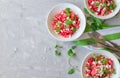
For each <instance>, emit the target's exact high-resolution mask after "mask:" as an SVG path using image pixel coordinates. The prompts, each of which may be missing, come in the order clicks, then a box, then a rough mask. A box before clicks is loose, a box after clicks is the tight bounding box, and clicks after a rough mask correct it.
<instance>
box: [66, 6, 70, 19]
mask: <svg viewBox="0 0 120 78" xmlns="http://www.w3.org/2000/svg"><path fill="white" fill-rule="evenodd" d="M65 11H66V14H67V16H68V17H70V8H66V9H65Z"/></svg>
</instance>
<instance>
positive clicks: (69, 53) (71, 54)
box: [68, 49, 76, 57]
mask: <svg viewBox="0 0 120 78" xmlns="http://www.w3.org/2000/svg"><path fill="white" fill-rule="evenodd" d="M75 55H76V54H75V53H74V52H73V50H72V49H69V50H68V56H70V57H73V56H75Z"/></svg>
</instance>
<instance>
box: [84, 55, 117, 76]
mask: <svg viewBox="0 0 120 78" xmlns="http://www.w3.org/2000/svg"><path fill="white" fill-rule="evenodd" d="M113 73H114V74H115V69H114V63H113V61H112V59H111V58H107V57H105V56H103V55H96V54H94V55H93V56H92V57H90V58H88V60H87V62H86V64H85V76H86V77H85V78H111V75H112V74H113Z"/></svg>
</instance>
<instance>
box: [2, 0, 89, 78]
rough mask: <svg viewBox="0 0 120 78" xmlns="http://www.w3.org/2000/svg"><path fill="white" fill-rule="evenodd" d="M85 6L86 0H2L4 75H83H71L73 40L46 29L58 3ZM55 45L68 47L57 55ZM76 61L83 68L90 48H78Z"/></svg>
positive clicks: (54, 77)
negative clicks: (48, 17)
mask: <svg viewBox="0 0 120 78" xmlns="http://www.w3.org/2000/svg"><path fill="white" fill-rule="evenodd" d="M64 2H69V3H73V4H75V5H77V6H78V7H80V8H82V9H83V7H84V5H83V0H0V78H81V74H80V72H76V73H75V74H73V75H68V74H67V72H68V69H69V68H70V67H69V65H68V63H67V60H68V56H67V50H68V49H69V48H70V47H71V46H72V45H74V44H73V43H72V42H59V41H57V40H55V39H53V38H52V37H51V36H50V35H49V34H48V32H47V30H46V25H45V22H46V15H47V13H48V11H49V10H50V8H52V7H53V6H54V5H56V4H58V3H64ZM55 44H61V45H63V46H64V48H63V50H62V56H61V57H56V56H55V55H54V50H55V49H54V46H55ZM76 52H77V54H78V56H77V57H76V58H73V61H72V62H73V63H74V64H75V65H78V66H79V67H80V65H81V61H82V60H83V58H84V56H85V55H86V54H87V53H88V52H89V50H87V49H85V48H83V47H80V46H79V47H78V48H77V50H76Z"/></svg>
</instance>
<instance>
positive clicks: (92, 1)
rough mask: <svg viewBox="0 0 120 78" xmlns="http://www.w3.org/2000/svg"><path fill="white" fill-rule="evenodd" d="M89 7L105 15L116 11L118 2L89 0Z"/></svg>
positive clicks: (95, 12) (92, 10)
mask: <svg viewBox="0 0 120 78" xmlns="http://www.w3.org/2000/svg"><path fill="white" fill-rule="evenodd" d="M88 8H89V9H90V11H91V12H92V13H94V14H96V15H98V16H105V15H108V14H110V13H112V12H113V11H114V9H115V8H116V3H115V1H114V0H88Z"/></svg>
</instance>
